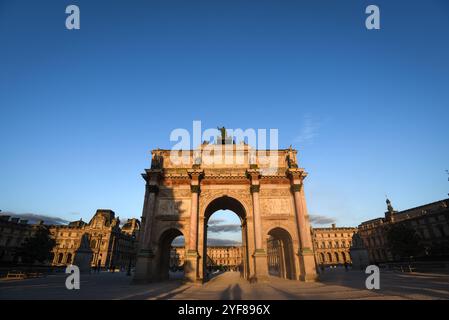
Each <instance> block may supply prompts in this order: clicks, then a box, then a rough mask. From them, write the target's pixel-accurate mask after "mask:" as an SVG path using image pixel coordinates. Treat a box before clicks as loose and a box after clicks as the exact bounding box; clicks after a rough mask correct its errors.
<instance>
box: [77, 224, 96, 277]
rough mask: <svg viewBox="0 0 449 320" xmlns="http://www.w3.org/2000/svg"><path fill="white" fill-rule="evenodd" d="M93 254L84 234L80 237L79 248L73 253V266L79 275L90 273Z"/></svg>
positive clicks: (87, 238)
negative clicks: (76, 268)
mask: <svg viewBox="0 0 449 320" xmlns="http://www.w3.org/2000/svg"><path fill="white" fill-rule="evenodd" d="M92 257H93V252H92V249H91V248H90V245H89V237H88V235H87V234H86V233H85V234H83V236H82V237H81V241H80V246H79V247H78V249H76V251H75V258H74V259H73V264H74V265H75V266H77V267H78V268H79V270H80V272H81V273H90V269H91V263H92Z"/></svg>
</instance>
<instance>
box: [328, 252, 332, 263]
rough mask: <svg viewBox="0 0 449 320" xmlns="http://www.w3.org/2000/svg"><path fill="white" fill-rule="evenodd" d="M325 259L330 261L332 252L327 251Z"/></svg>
mask: <svg viewBox="0 0 449 320" xmlns="http://www.w3.org/2000/svg"><path fill="white" fill-rule="evenodd" d="M327 260H328V261H329V262H332V254H331V253H330V252H328V253H327Z"/></svg>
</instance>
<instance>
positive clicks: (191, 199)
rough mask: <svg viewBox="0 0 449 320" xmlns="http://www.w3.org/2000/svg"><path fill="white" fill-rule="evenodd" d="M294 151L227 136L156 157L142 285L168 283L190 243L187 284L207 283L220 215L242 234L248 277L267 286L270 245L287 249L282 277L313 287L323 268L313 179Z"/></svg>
mask: <svg viewBox="0 0 449 320" xmlns="http://www.w3.org/2000/svg"><path fill="white" fill-rule="evenodd" d="M296 156H297V151H296V150H294V149H292V148H291V147H290V148H289V149H280V150H256V149H253V148H251V147H250V146H249V145H247V144H245V143H243V142H242V143H238V144H236V143H235V142H233V141H228V139H227V137H226V136H223V137H222V139H218V140H217V142H214V143H207V142H204V143H203V144H202V145H201V146H200V147H199V148H197V149H195V150H178V151H173V150H160V149H157V150H153V151H152V161H151V168H150V169H146V170H145V173H144V174H143V175H142V176H143V178H144V179H145V181H146V189H145V199H144V206H143V214H142V227H141V234H140V239H139V246H140V249H139V254H138V257H137V264H136V272H135V275H134V282H149V281H159V280H164V279H167V278H168V269H169V258H170V257H169V255H170V245H171V242H172V240H173V239H174V238H176V237H178V236H180V235H183V236H184V238H185V264H184V272H185V279H186V280H187V281H192V282H203V281H206V280H207V277H206V260H207V252H206V250H207V224H208V220H209V217H210V216H211V215H212V214H213V213H214V212H215V211H217V210H220V209H229V210H232V211H233V212H235V213H236V214H237V215H238V216H239V218H240V220H241V227H242V242H243V243H242V247H243V248H242V252H243V257H242V261H243V263H242V266H241V274H242V276H243V277H244V278H246V279H248V280H249V281H266V280H268V279H269V278H268V275H269V265H270V261H269V259H268V254H269V251H270V250H273V246H270V243H272V242H273V241H276V242H277V244H278V245H277V248H280V251H279V252H280V253H279V259H280V260H281V263H280V265H281V272H280V276H282V277H285V278H289V279H295V280H302V281H312V280H315V278H316V264H315V259H314V253H313V245H312V239H311V232H310V224H309V218H308V214H307V206H306V202H305V197H304V178H305V177H306V175H307V174H306V172H305V171H304V169H302V168H299V167H298V164H297V157H296Z"/></svg>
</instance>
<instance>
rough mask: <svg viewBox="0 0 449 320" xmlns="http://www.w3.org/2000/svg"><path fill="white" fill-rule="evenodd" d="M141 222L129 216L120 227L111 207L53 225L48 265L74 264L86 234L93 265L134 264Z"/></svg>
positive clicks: (121, 265) (113, 266)
mask: <svg viewBox="0 0 449 320" xmlns="http://www.w3.org/2000/svg"><path fill="white" fill-rule="evenodd" d="M139 228H140V222H139V220H137V219H128V221H127V222H126V223H125V224H124V225H123V226H122V227H120V220H119V218H118V217H117V218H116V217H115V213H114V211H112V210H106V209H99V210H97V212H96V213H95V215H94V216H93V218H92V219H91V220H90V221H89V223H86V222H84V221H82V220H79V221H74V222H71V223H69V224H68V225H52V226H50V227H49V230H50V233H51V236H52V237H53V238H54V239H55V240H56V246H55V247H54V249H53V259H52V262H51V264H52V265H55V266H64V265H68V264H71V263H73V261H74V259H75V254H76V250H77V249H78V248H79V246H80V244H81V239H82V237H83V235H85V234H87V237H88V239H89V243H90V248H91V250H92V260H91V266H92V267H97V268H98V267H100V268H104V269H111V268H119V269H124V268H128V267H129V266H130V265H134V264H135V257H136V252H137V244H138V233H139Z"/></svg>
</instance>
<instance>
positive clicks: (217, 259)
mask: <svg viewBox="0 0 449 320" xmlns="http://www.w3.org/2000/svg"><path fill="white" fill-rule="evenodd" d="M242 257H243V249H242V247H241V246H208V247H207V262H206V263H207V267H209V268H214V267H224V268H225V269H228V270H235V271H237V270H239V268H240V267H241V265H242ZM184 261H185V249H184V247H175V246H174V247H172V248H171V252H170V267H171V268H174V267H180V266H183V265H184Z"/></svg>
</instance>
